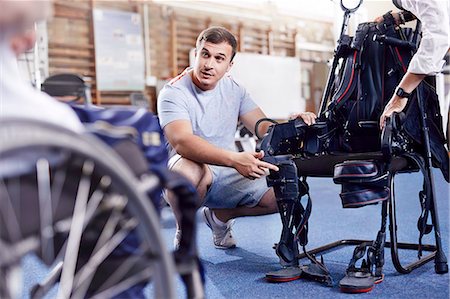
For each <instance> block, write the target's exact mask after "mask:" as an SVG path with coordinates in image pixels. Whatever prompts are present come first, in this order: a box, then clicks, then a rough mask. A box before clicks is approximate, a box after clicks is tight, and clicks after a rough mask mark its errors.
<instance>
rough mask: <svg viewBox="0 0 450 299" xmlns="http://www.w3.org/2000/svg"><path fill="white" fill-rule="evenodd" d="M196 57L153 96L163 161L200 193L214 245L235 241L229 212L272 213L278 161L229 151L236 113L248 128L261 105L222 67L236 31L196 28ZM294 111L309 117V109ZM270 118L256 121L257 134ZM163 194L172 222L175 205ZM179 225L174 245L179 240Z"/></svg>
mask: <svg viewBox="0 0 450 299" xmlns="http://www.w3.org/2000/svg"><path fill="white" fill-rule="evenodd" d="M195 46H196V47H195V63H194V67H193V68H187V69H186V70H185V71H183V72H182V73H181V74H180V75H178V76H177V77H176V78H174V79H173V80H171V81H170V82H169V83H168V84H166V85H165V87H164V89H163V90H162V91H161V92H160V94H159V97H158V116H159V118H160V122H161V126H162V127H163V130H164V133H165V136H166V138H167V139H168V148H169V150H170V154H169V155H170V160H169V164H168V165H169V168H170V169H172V170H174V171H176V172H179V173H181V174H183V175H185V176H186V177H187V178H188V179H189V180H190V181H191V182H192V184H193V185H194V186H196V187H197V191H198V193H199V196H200V199H201V200H200V202H199V203H198V206H199V207H200V206H202V205H203V206H205V208H204V209H203V210H202V215H203V217H204V220H205V222H206V224H207V225H208V226H209V228H210V229H211V230H212V233H213V243H214V246H215V247H216V248H218V249H228V248H233V247H235V246H236V240H235V239H234V237H233V234H232V231H231V226H232V225H233V222H234V219H235V218H238V217H244V216H257V215H265V214H271V213H275V212H277V210H278V209H277V205H276V200H275V195H274V193H273V190H272V189H271V188H269V187H267V184H266V181H265V180H264V179H262V178H264V176H265V174H266V171H267V170H272V171H277V170H278V167H276V166H274V165H272V164H270V163H267V162H264V161H262V159H263V157H264V153H263V152H235V150H234V134H235V130H236V127H237V124H238V120H240V121H241V122H242V123H243V124H244V125H245V127H246V128H247V129H249V130H250V131H251V132H253V133H254V127H255V124H256V122H257V121H258V120H259V119H262V118H265V114H264V113H263V111H262V110H261V109H260V108H259V107H258V106H257V105H256V104H255V102H254V101H253V99H252V98H251V96H250V95H249V94H248V92H247V91H246V90H245V88H244V87H242V86H241V85H240V84H239V83H237V82H236V81H234V79H233V78H232V77H231V76H227V75H226V73H227V72H228V71H229V70H230V69H231V67H232V66H233V63H234V61H233V58H234V56H235V54H236V47H237V41H236V38H235V37H234V36H233V35H232V34H231V33H230V32H229V31H228V30H226V29H225V28H221V27H210V28H207V29H205V30H204V31H202V32H201V33H200V34H199V36H198V38H197V42H196V45H195ZM299 116H300V117H302V118H304V119H305V121H307V122H308V123H312V122H313V119H314V115H313V114H306V113H301V114H299ZM269 124H270V123H263V124H261V126H260V131H259V132H258V135H262V134H264V133H265V132H266V131H267V128H268V127H269ZM167 201H168V202H169V204H170V205H171V207H172V209H173V210H174V213H175V217H176V219H177V223H178V224H179V223H180V211H179V209H178V208H177V206H176V203H175V202H174V201H173V199H172V196H171V195H170V194H169V195H168V196H167ZM178 242H179V232H178V231H177V233H176V235H175V240H174V245H175V247H176V246H178Z"/></svg>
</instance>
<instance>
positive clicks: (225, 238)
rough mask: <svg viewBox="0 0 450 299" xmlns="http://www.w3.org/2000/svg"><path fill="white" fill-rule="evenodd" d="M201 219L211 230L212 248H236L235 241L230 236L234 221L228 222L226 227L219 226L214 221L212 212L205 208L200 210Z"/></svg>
mask: <svg viewBox="0 0 450 299" xmlns="http://www.w3.org/2000/svg"><path fill="white" fill-rule="evenodd" d="M202 215H203V219H204V220H205V223H206V225H208V227H209V228H210V229H211V230H212V233H213V241H214V246H215V247H216V248H218V249H229V248H234V247H236V240H235V239H234V238H233V235H232V234H231V227H232V226H233V224H234V220H229V221H228V222H227V223H226V225H221V224H219V223H217V222H215V221H214V218H213V211H211V210H210V209H209V208H207V207H205V208H203V210H202Z"/></svg>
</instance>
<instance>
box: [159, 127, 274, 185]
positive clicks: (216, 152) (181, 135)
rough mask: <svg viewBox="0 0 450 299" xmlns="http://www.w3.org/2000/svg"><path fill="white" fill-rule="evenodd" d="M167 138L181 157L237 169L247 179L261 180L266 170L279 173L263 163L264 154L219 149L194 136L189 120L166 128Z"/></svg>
mask: <svg viewBox="0 0 450 299" xmlns="http://www.w3.org/2000/svg"><path fill="white" fill-rule="evenodd" d="M164 133H165V135H166V138H167V139H168V141H169V142H170V144H171V145H172V147H173V148H174V149H175V150H176V151H177V153H178V154H180V155H181V156H183V157H185V158H187V159H189V160H192V161H195V162H198V163H206V164H214V165H221V166H227V167H233V168H235V169H236V170H237V171H238V172H239V173H240V174H242V175H243V176H244V177H247V178H251V179H254V178H259V177H261V176H262V175H264V174H265V169H272V170H275V171H278V167H276V166H274V165H272V164H269V163H267V162H264V161H261V160H260V159H261V158H262V156H263V154H262V153H246V152H242V153H237V152H232V151H227V150H224V149H221V148H218V147H216V146H214V145H212V144H210V143H209V142H207V141H206V140H204V139H203V138H201V137H198V136H196V135H194V134H193V132H192V126H191V123H190V121H188V120H176V121H173V122H171V123H169V124H167V125H166V126H165V127H164Z"/></svg>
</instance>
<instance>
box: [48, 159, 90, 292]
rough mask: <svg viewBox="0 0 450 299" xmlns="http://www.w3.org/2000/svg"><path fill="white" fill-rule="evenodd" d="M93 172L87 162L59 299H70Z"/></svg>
mask: <svg viewBox="0 0 450 299" xmlns="http://www.w3.org/2000/svg"><path fill="white" fill-rule="evenodd" d="M93 170H94V163H93V162H90V161H86V162H85V163H84V165H83V170H82V172H83V175H82V178H81V180H80V183H79V186H78V191H77V196H76V201H75V207H74V212H73V218H72V224H71V227H70V233H69V237H68V241H67V251H66V254H65V256H64V268H63V271H62V274H61V283H60V286H59V289H58V294H57V297H58V298H69V297H70V293H71V289H72V284H73V277H74V273H75V267H76V262H77V256H78V253H79V252H78V251H79V244H80V241H81V235H82V231H83V223H84V218H85V215H86V205H87V200H88V194H89V188H90V185H91V183H90V176H91V175H92V172H93Z"/></svg>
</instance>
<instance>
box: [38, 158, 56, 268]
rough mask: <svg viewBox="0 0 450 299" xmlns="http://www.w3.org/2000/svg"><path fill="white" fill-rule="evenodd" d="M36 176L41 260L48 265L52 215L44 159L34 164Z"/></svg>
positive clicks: (51, 251)
mask: <svg viewBox="0 0 450 299" xmlns="http://www.w3.org/2000/svg"><path fill="white" fill-rule="evenodd" d="M36 175H37V185H38V195H39V199H38V201H39V216H40V217H39V219H40V225H41V248H42V259H43V260H44V262H46V263H49V262H50V261H51V260H52V257H53V255H54V248H53V234H54V232H53V227H52V223H53V215H52V214H53V213H52V210H53V208H52V198H51V191H50V190H51V188H50V165H49V162H48V161H47V160H46V159H39V160H38V161H37V163H36Z"/></svg>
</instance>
